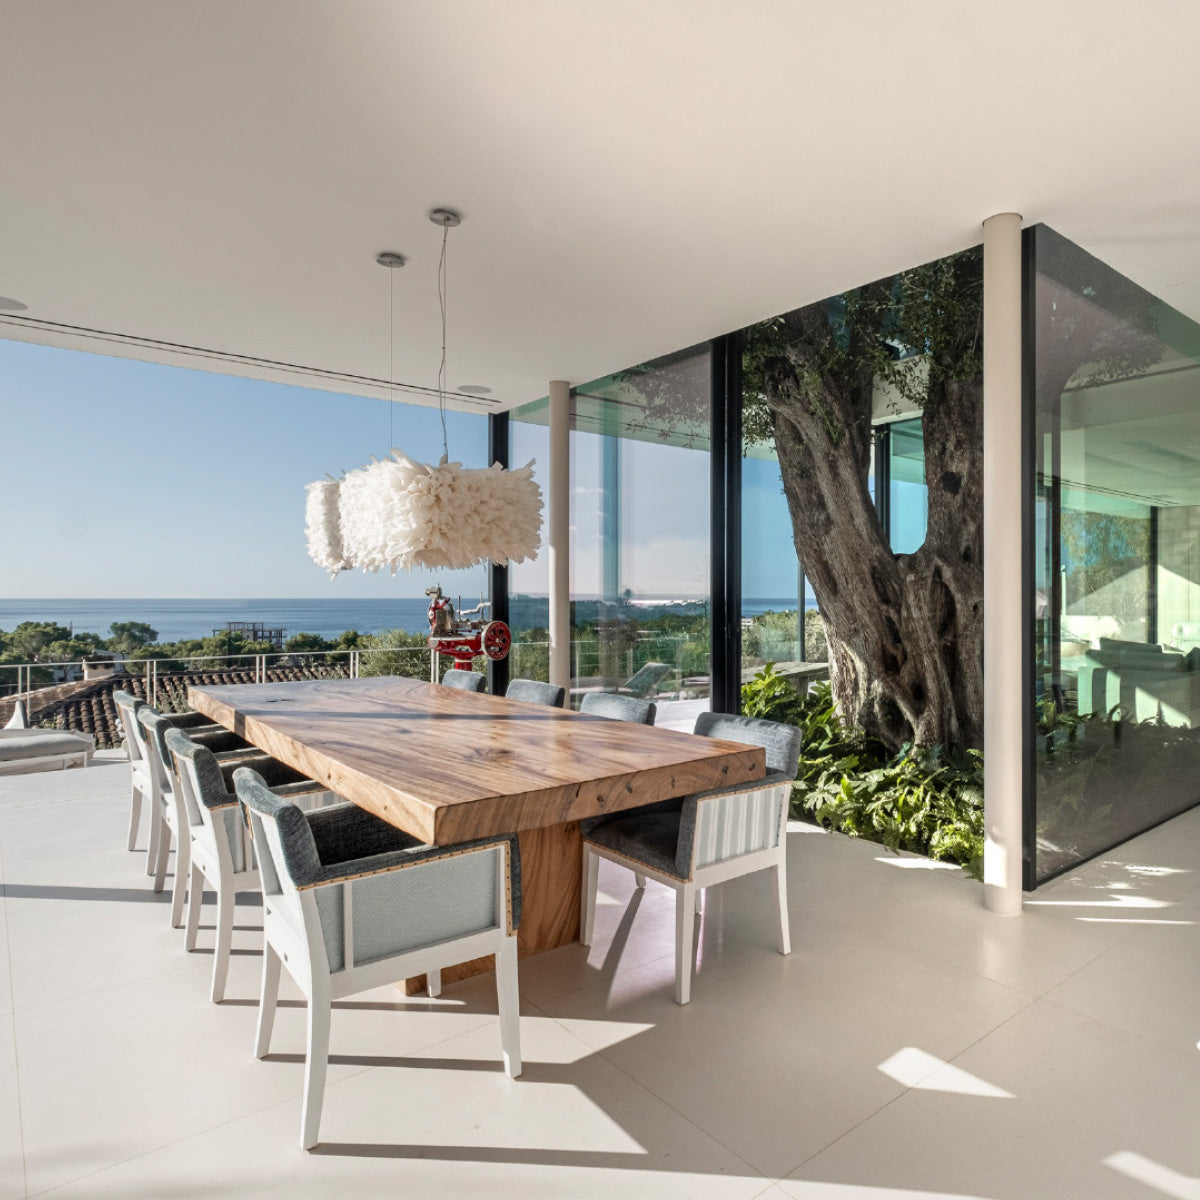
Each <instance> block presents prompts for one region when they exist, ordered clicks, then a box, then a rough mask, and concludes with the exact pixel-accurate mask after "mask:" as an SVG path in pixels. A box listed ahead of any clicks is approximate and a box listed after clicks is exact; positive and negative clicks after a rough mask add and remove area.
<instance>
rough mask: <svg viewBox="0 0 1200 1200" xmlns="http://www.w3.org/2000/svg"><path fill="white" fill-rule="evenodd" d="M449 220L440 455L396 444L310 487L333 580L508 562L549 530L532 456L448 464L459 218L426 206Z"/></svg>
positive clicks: (309, 525) (385, 258) (441, 275)
mask: <svg viewBox="0 0 1200 1200" xmlns="http://www.w3.org/2000/svg"><path fill="white" fill-rule="evenodd" d="M429 219H430V220H431V221H433V222H434V224H437V225H440V226H441V227H442V255H441V260H440V262H439V265H438V300H439V305H440V308H441V315H442V360H441V365H440V367H439V369H438V409H439V411H440V413H441V418H442V449H443V451H444V454H443V457H442V461H441V462H440V463H439V464H438V465H437V466H436V467H434V466H430V465H428V464H426V463H420V462H414V461H413V460H412V459H411V458H409V457H408V456H407V455H405V454H402V453H401V452H400V451H399V450H395V449H393V450H392V453H391V457H390V458H385V459H383V460H378V459H375V458H372V460H371V462H370V463H368V464H367V465H366V466H365V467H359V468H358V469H357V470H355V471H349V472H347V473H346V474H345V475H343V476H342V477H341V478H340V479H332V478H330V479H320V480H317V481H316V482H315V483H310V484H309V485H308V488H307V493H308V495H307V501H306V504H305V534H306V536H307V538H308V555H309V557H310V558H311V559H312V560H313V562H315V563H316V564H317V566H319V567H322V568H323V569H324V570H326V571H328V572H329V574H330V577H331V578H333V577H335V576H336V575H337V573H338V572H339V571H346V570H349V569H350V568H351V567H361V568H362V569H363V570H364V571H380V570H383V569H384V568H385V567H386V568H388V569H390V570H391V571H392V573H393V574H395V572H396V571H398V570H400V571H409V570H411V569H412V568H413V567H430V568H435V569H441V568H446V569H451V568H459V567H473V566H475V565H477V564H478V563H481V562H494V563H496V564H498V565H500V566H507V565H508V563H510V562H523V561H525V560H526V559H532V558H536V557H537V552H538V547H539V545H540V543H541V531H542V492H541V488H539V487H538V485H537V482H536V481H535V480H534V478H533V463H532V462H530V463H528V464H527V465H526V466H524V467H518V468H516V469H515V470H507V469H505V468H503V467H501V466H500V464H499V463H494V464H493V465H492V466H490V467H485V468H483V469H473V468H468V467H464V466H463V465H462V463H456V462H450V461H449V458H450V451H449V446H448V442H447V438H446V397H445V380H446V237H447V234H448V232H449V230H450V229H451V228H452V227H453V226H455V225H458V224H459V223H460V220H461V218H460V217H459V215H458V214H457V213H455V212H453V211H451V210H450V209H444V208H435V209H434V210H433V212H431V213H430V214H429ZM376 261H377V262H379V263H380V264H381V265H382V266H385V267H389V268H395V267H400V266H403V265H404V259H403V258H402V257H401V256H400V255H398V254H394V253H391V252H385V253H383V254H380V255H379V256H378V258H377V260H376Z"/></svg>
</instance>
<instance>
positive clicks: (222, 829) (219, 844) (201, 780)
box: [166, 728, 252, 871]
mask: <svg viewBox="0 0 1200 1200" xmlns="http://www.w3.org/2000/svg"><path fill="white" fill-rule="evenodd" d="M166 742H167V749H168V750H169V751H170V753H171V754H172V755H173V756H174V759H175V766H176V770H177V777H178V779H179V785H180V787H181V788H182V789H183V801H184V806H185V808H186V810H187V817H188V824H189V825H190V826H191V827H192V836H193V837H194V838H198V839H199V840H200V841H201V842H203V841H204V840H205V839H209V848H210V850H211V851H212V852H215V853H216V854H217V856H218V858H219V859H220V861H221V866H222V869H231V870H234V871H244V870H246V869H247V868H249V867H250V866H252V862H251V854H250V849H249V847H248V846H247V845H246V840H245V838H244V836H243V830H244V826H243V824H242V814H241V806H240V805H239V804H238V802H237V796H236V795H235V794H234V793H232V792H230V791H228V790H227V789H226V787H225V777H224V776H223V775H222V774H221V766H220V763H218V762H217V756H216V755H215V754H213V752H212V751H211V750H210V749H209V748H208V747H207V746H200V745H197V743H195V742H193V741H192V739H191V738H190V737H188V735H187V734H186V733H185V732H184V731H183V730H182V729H174V728H172V729H168V730H167V735H166ZM226 855H228V859H226Z"/></svg>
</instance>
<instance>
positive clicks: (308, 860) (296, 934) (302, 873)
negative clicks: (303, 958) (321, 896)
mask: <svg viewBox="0 0 1200 1200" xmlns="http://www.w3.org/2000/svg"><path fill="white" fill-rule="evenodd" d="M233 786H234V790H235V791H236V793H237V798H238V799H239V800H240V801H241V803H242V806H243V808H244V809H245V811H246V815H247V817H248V818H249V820H250V830H251V832H252V834H253V835H254V846H255V850H256V853H257V856H258V875H259V881H260V884H261V886H262V892H263V900H264V902H265V903H267V904H269V906H270V909H271V911H272V912H273V913H275V914H276V915H277V916H278V917H279V919H280V921H281V922H282V923H283V925H284V926H285V928H286V929H287V931H288V932H289V934H290V935H291V937H292V938H294V939H295V940H296V941H297V943H298V944H300V945H303V946H305V947H306V948H307V950H308V953H309V954H310V956H312V957H313V961H314V964H316V963H320V964H322V965H324V967H325V969H326V970H328V959H327V958H326V956H325V946H324V939H323V937H322V936H321V929H320V919H319V915H318V913H317V911H316V897H315V896H313V894H312V893H311V892H310V893H308V896H309V900H308V901H307V902H305V901H302V900H301V894H300V892H299V890H298V889H297V887H296V879H297V878H301V879H303V878H308V877H310V876H311V875H312V874H313V873H314V871H315V870H316V869H318V868H319V867H320V862H321V860H320V856H319V855H318V854H317V846H316V842H315V841H314V840H313V835H312V830H311V829H310V828H309V824H308V821H307V819H306V818H305V816H304V813H303V812H302V811H301V809H300V807H299V805H297V804H295V803H293V802H292V801H291V800H287V799H284V798H283V797H282V796H276V795H275V793H274V792H272V791H271V790H270V788H268V787H267V785H266V782H265V781H264V780H263V777H262V776H261V775H259V773H258V772H257V771H254V770H251V769H250V768H249V767H239V768H238V769H237V770H236V771H235V772H234V773H233Z"/></svg>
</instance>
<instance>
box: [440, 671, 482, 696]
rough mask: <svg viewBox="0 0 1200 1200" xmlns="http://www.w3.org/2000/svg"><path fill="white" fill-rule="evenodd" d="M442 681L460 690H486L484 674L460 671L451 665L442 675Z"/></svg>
mask: <svg viewBox="0 0 1200 1200" xmlns="http://www.w3.org/2000/svg"><path fill="white" fill-rule="evenodd" d="M442 683H444V684H445V685H446V687H450V688H455V689H456V690H457V691H460V692H486V691H487V676H486V675H481V674H480V673H479V672H478V671H460V670H459V669H458V668H457V667H451V668H450V670H448V671H447V672H446V673H445V675H443V676H442Z"/></svg>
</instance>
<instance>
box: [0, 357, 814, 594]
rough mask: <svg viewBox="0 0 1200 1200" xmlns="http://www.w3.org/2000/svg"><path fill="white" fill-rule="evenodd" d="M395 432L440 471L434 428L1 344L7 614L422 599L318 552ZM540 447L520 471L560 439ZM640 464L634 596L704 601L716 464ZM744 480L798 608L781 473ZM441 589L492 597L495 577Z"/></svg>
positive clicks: (590, 475)
mask: <svg viewBox="0 0 1200 1200" xmlns="http://www.w3.org/2000/svg"><path fill="white" fill-rule="evenodd" d="M389 413H390V414H391V420H392V422H393V427H394V438H393V444H394V445H396V446H397V447H398V448H400V449H402V450H404V451H405V452H406V453H407V454H409V455H411V456H412V457H414V458H417V459H421V460H422V461H426V462H431V461H432V462H436V461H437V459H438V458H439V457H440V455H441V429H440V424H439V421H438V415H437V410H436V409H433V408H424V407H418V406H415V405H410V404H390V403H389V402H387V401H384V400H371V399H366V398H363V397H359V396H347V395H340V394H336V393H332V392H324V391H317V390H314V389H309V388H299V387H294V386H290V385H284V384H274V383H263V382H259V381H257V380H250V379H241V378H237V377H235V376H230V375H220V374H216V373H213V372H208V371H194V370H188V369H184V368H180V367H167V366H158V365H156V364H152V363H144V362H138V361H136V360H133V359H125V358H115V357H108V356H105V355H98V354H89V353H83V352H80V351H73V350H59V349H55V348H52V347H47V346H37V345H32V344H28V343H23V342H15V341H7V340H3V339H0V453H2V454H3V463H4V468H3V469H4V481H5V501H4V519H3V520H2V521H0V562H2V563H3V564H4V568H3V574H2V576H0V597H3V598H5V599H22V598H35V597H36V598H64V599H71V598H76V597H88V598H90V597H97V598H101V597H103V598H108V597H124V596H129V597H152V598H175V597H178V598H195V599H200V598H207V597H213V598H226V597H241V598H254V597H302V598H321V597H329V598H333V599H345V598H352V597H365V598H374V599H384V598H387V597H390V596H419V595H421V594H422V593H423V592H424V590H425V588H426V587H427V586H429V584H430V582H432V580H433V578H434V577H433V575H432V574H431V573H429V572H414V573H412V574H399V575H397V576H395V577H394V578H393V577H392V576H390V575H386V574H384V575H366V574H363V573H361V572H344V573H343V574H341V575H340V576H338V578H337V579H336V580H334V581H333V582H330V580H329V578H328V576H326V575H325V574H324V573H323V572H322V571H321V570H320V569H319V568H318V567H316V566H315V565H314V564H313V563H312V562H311V561H310V560H309V558H308V556H307V554H306V552H305V548H304V485H305V484H306V483H308V482H309V481H310V480H313V479H319V478H321V477H323V476H324V475H325V474H326V473H332V474H337V473H338V472H340V471H341V470H343V469H345V470H349V469H352V468H354V467H357V466H361V465H362V464H363V463H365V462H366V461H368V459H369V458H370V456H371V455H372V454H375V455H378V456H382V455H383V454H385V453H386V452H387V449H388V425H389ZM447 420H448V425H449V436H450V453H451V457H452V458H454V459H456V460H459V461H462V462H464V463H466V464H467V465H468V466H482V465H484V462H485V458H486V451H487V423H486V419H485V418H484V417H482V416H475V415H467V414H458V413H450V414H448V418H447ZM525 428H526V429H527V430H528V435H529V436H527V437H526V436H519V437H518V439H517V445H515V446H514V461H515V462H518V461H519V462H522V463H523V462H525V461H527V459H528V458H529V457H530V453H528V452H526V451H527V450H528V451H530V452H532V453H533V454H536V452H537V449H538V448H539V446H540V442H541V440H542V439H543V438H544V433H545V431H544V430H543V429H540V428H538V427H525ZM623 458H624V462H623V492H626V493H627V496H626V497H625V501H626V502H625V503H624V504H623V519H622V537H623V541H624V550H623V574H624V576H625V579H624V584H625V585H626V586H631V587H633V588H634V590H635V591H637V592H640V593H651V594H660V595H661V594H667V595H671V594H688V595H695V594H698V593H703V592H704V591H706V590H707V570H708V523H709V519H708V456H707V454H705V453H703V452H701V451H688V450H680V449H678V448H676V447H670V446H663V445H661V444H656V443H647V442H631V443H629V444H627V446H626V447H625V453H624V456H623ZM574 459H575V461H574V463H573V467H574V470H575V479H574V481H573V482H574V487H575V505H576V511H577V513H578V520H579V528H578V529H577V530H576V534H575V536H576V541H577V554H576V561H575V564H574V574H575V584H574V587H575V590H576V591H577V592H581V593H587V592H593V591H596V590H599V582H598V579H599V574H598V564H597V563H593V562H591V560H592V559H594V558H596V554H595V553H592V552H590V549H591V547H592V543H593V542H594V541H595V535H596V529H595V528H594V527H593V526H594V525H595V522H594V521H592V520H590V519H589V515H588V514H589V512H590V510H591V508H592V506H591V505H589V503H588V496H589V495H590V494H591V493H592V492H594V491H595V490H596V489H597V488H598V484H599V477H598V470H597V467H596V463H595V461H594V460H595V456H594V455H593V454H591V453H589V452H587V451H586V450H585V449H584V448H583V447H580V451H579V452H577V453H576V454H575V456H574ZM542 465H543V464H540V463H539V468H540V467H541V466H542ZM538 473H539V475H540V474H541V471H540V470H539V471H538ZM745 477H746V487H747V493H746V504H747V520H746V522H745V529H746V536H747V539H748V540H747V544H746V553H745V564H746V577H745V579H744V582H743V589H744V593H745V595H746V596H748V597H752V596H780V597H783V596H787V595H789V592H790V594H791V595H795V587H796V583H795V557H794V552H793V551H792V549H791V530H790V524H789V522H788V517H787V507H786V504H785V502H784V498H783V496H782V494H781V492H780V488H779V482H778V480H779V476H778V468H777V467H776V466H775V464H774V463H773V462H761V461H758V460H747V462H746V471H745ZM596 549H598V547H596ZM543 556H544V555H543ZM593 576H594V577H595V578H593ZM437 578H438V579H439V580H440V581H441V582H442V583H443V584H444V585H445V586H447V587H448V589H449V590H450V591H452V592H455V591H462V592H463V594H464V595H465V594H473V593H475V592H478V591H479V588H480V586H481V585H482V584H483V583H484V572H483V569H482V568H476V569H475V570H473V571H469V572H449V571H443V572H439V573H438V575H437ZM545 578H546V566H545V564H544V562H542V561H538V562H536V563H534V564H530V565H527V566H525V567H522V568H519V570H518V572H517V573H515V576H514V580H513V586H514V588H515V589H520V590H524V591H530V592H533V591H540V592H544V591H545Z"/></svg>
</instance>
